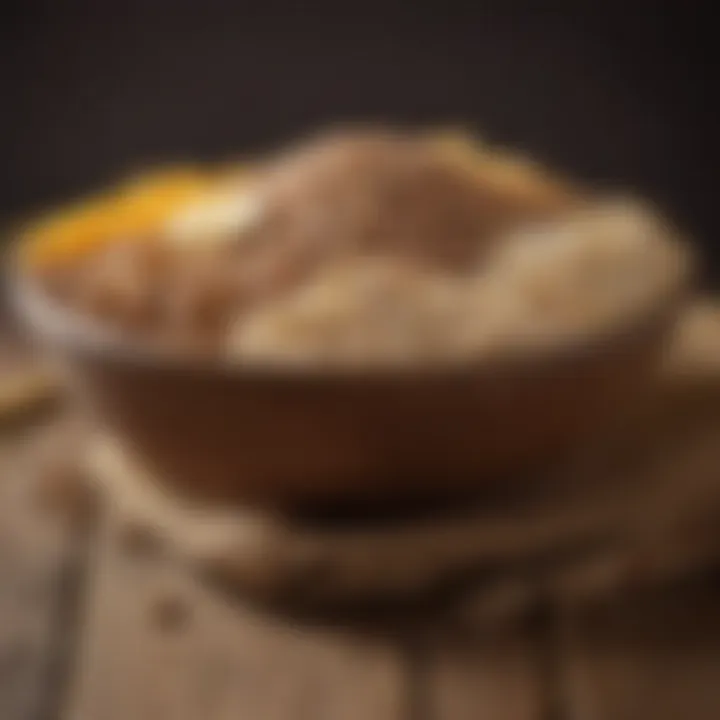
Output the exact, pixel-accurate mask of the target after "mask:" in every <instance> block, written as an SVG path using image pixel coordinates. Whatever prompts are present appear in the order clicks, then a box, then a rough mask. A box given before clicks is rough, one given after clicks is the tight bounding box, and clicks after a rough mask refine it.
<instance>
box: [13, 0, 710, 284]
mask: <svg viewBox="0 0 720 720" xmlns="http://www.w3.org/2000/svg"><path fill="white" fill-rule="evenodd" d="M567 7H568V8H572V10H568V9H565V10H559V9H557V7H555V8H554V9H550V4H547V3H530V2H526V3H515V2H511V1H510V0H507V1H506V2H505V3H487V2H486V3H475V4H468V5H467V7H466V8H465V9H457V10H451V9H449V8H448V6H445V7H444V8H443V6H441V5H437V6H435V7H434V8H433V6H432V5H426V6H422V5H419V4H418V3H407V5H406V9H402V8H400V7H395V6H392V5H390V4H386V5H385V6H377V7H375V6H373V5H372V4H367V3H366V4H363V6H362V9H359V8H358V7H355V6H354V5H353V4H348V6H347V7H343V6H342V4H335V5H334V6H331V9H329V10H327V11H320V10H319V9H317V6H313V5H312V4H310V3H299V4H297V5H290V4H289V3H287V4H285V5H284V7H283V6H274V5H273V4H272V3H267V2H266V3H263V4H261V5H257V4H253V3H241V2H225V3H222V2H215V1H214V0H206V1H205V2H202V1H195V2H188V0H175V1H174V2H172V1H171V0H167V1H165V2H163V1H162V0H156V1H155V2H153V1H152V0H146V2H144V3H141V2H138V1H137V0H126V1H125V2H117V3H107V2H103V1H102V0H96V1H95V2H74V3H72V2H55V3H49V2H47V3H44V2H25V3H12V4H11V5H10V6H9V8H6V9H5V10H3V11H2V13H3V17H4V22H3V23H2V29H1V30H0V33H1V35H0V41H1V42H0V54H1V56H0V68H1V69H0V73H2V76H1V79H2V89H3V93H2V111H1V112H0V123H1V127H0V129H1V130H2V133H0V160H1V162H2V187H1V188H0V190H1V192H0V215H2V216H3V217H5V218H15V217H18V216H22V215H23V213H26V212H28V211H30V210H32V209H33V208H35V207H38V206H40V205H42V204H44V203H47V202H55V201H58V200H62V199H64V198H67V197H71V196H72V195H73V194H75V193H78V192H82V191H85V190H87V189H90V188H92V187H93V186H94V185H95V184H96V183H99V182H103V181H105V180H108V179H112V178H113V176H115V175H117V174H118V173H124V172H126V171H129V170H133V169H135V168H138V167H142V166H143V165H144V164H145V163H148V162H162V161H166V160H178V159H180V160H182V159H183V158H193V157H201V158H204V157H207V158H213V157H219V156H222V155H224V154H227V153H236V152H237V153H241V152H244V151H247V150H249V149H252V150H255V149H261V148H263V147H265V146H268V145H272V144H273V143H276V142H278V141H281V140H283V139H287V138H289V137H291V136H293V135H295V134H296V133H298V132H302V131H304V130H307V129H310V128H312V127H314V126H316V125H317V124H327V123H332V122H336V121H341V120H344V119H350V120H357V119H365V120H390V121H392V120H396V121H418V122H436V121H439V122H450V123H452V122H460V123H467V124H470V125H471V126H474V127H475V128H477V129H478V130H480V131H481V132H482V133H484V134H485V136H486V137H488V138H489V139H491V140H495V141H499V142H504V143H509V144H514V145H517V146H519V147H521V148H523V149H526V150H528V151H530V152H532V153H534V154H535V155H537V156H538V157H539V158H540V159H542V160H545V161H547V162H550V163H554V164H555V165H557V166H559V167H560V168H562V169H564V170H568V171H571V172H573V173H575V174H577V175H579V176H580V177H583V178H586V179H590V180H595V181H601V182H608V183H612V184H616V185H624V186H629V187H631V188H633V189H635V190H640V191H641V192H642V193H644V194H645V195H646V196H648V197H650V198H652V199H654V200H656V201H658V202H660V203H662V204H663V206H664V207H665V208H666V209H667V210H668V211H669V212H670V214H671V215H672V216H673V217H674V218H675V219H676V220H678V221H679V222H681V223H682V224H683V225H684V226H685V227H686V228H687V229H688V230H689V231H690V232H691V233H692V234H693V235H694V236H695V237H696V238H697V240H698V242H699V243H700V244H702V246H703V248H704V251H705V255H706V257H707V259H708V263H709V266H710V267H711V269H712V271H713V272H712V273H711V274H712V275H714V276H715V277H718V278H720V245H719V244H718V243H716V241H715V208H716V205H718V201H717V200H716V197H715V188H716V182H717V181H716V179H715V178H716V167H717V152H716V150H717V148H716V145H717V143H716V140H715V136H716V134H717V132H718V128H717V127H716V122H715V119H716V114H715V111H714V108H713V103H714V101H715V97H714V96H715V94H716V84H715V82H714V74H713V73H712V64H713V62H714V60H715V57H713V55H714V51H712V45H713V42H714V39H713V38H712V36H711V34H710V31H711V29H712V24H711V22H712V21H711V15H710V14H709V13H708V12H704V13H701V9H702V8H701V6H700V5H698V4H694V3H676V4H673V3H670V4H663V3H660V2H654V3H633V2H627V3H623V4H622V5H614V4H613V3H608V2H605V3H584V4H583V3H573V4H570V3H568V5H567ZM539 8H542V9H539Z"/></svg>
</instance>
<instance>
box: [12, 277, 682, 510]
mask: <svg viewBox="0 0 720 720" xmlns="http://www.w3.org/2000/svg"><path fill="white" fill-rule="evenodd" d="M14 296H15V299H16V301H17V307H18V309H19V311H20V314H21V316H22V318H23V319H24V320H25V322H26V324H27V325H28V326H29V328H30V330H31V331H32V333H33V334H34V335H35V336H36V337H37V338H38V339H39V340H40V341H41V342H42V343H43V344H44V345H45V346H47V348H48V349H49V350H50V351H51V352H52V354H53V355H55V356H56V357H57V358H58V359H59V360H60V361H61V363H62V366H63V367H64V368H65V369H66V370H67V371H68V377H69V379H70V381H71V384H72V387H73V388H75V391H76V393H77V397H78V398H79V399H80V400H81V401H82V402H83V403H85V404H86V405H87V406H88V407H89V408H90V409H91V410H92V411H93V412H94V413H95V416H96V418H97V419H98V421H99V422H100V423H101V424H102V425H103V426H104V427H106V428H107V429H108V430H110V431H111V432H112V433H113V434H114V436H115V437H116V438H117V439H118V440H119V441H120V442H121V444H122V445H123V447H124V448H125V449H126V450H127V451H128V452H129V453H131V455H133V456H134V457H135V458H136V459H137V460H139V461H140V462H141V463H142V464H143V466H144V467H145V468H146V469H147V470H149V471H150V472H151V473H152V474H153V476H154V477H156V478H157V479H158V481H159V482H162V483H163V484H165V485H166V486H167V487H168V488H170V489H172V490H174V491H176V492H179V493H181V494H182V495H183V496H186V497H190V498H193V499H196V500H200V501H207V502H223V503H231V504H245V505H257V506H263V507H275V508H285V509H289V508H300V507H316V506H317V507H319V506H321V505H322V506H325V505H331V506H332V505H348V506H352V505H354V504H359V505H364V504H370V505H382V504H388V503H394V502H400V503H407V502H410V501H416V500H421V499H439V498H460V497H463V498H464V497H466V496H469V495H473V494H476V493H479V492H480V491H482V490H486V489H487V488H488V487H493V486H494V487H497V486H498V485H500V484H502V483H506V482H508V478H511V477H524V478H529V479H531V478H532V477H533V476H534V475H533V474H534V473H535V472H536V471H537V470H538V469H539V468H541V467H544V466H546V465H547V464H548V463H552V462H553V461H557V460H559V459H561V458H562V457H563V456H565V455H566V454H568V453H570V452H572V451H573V450H574V449H576V448H578V447H579V446H580V445H582V443H583V442H586V441H588V440H589V439H590V438H591V437H593V436H594V435H595V434H597V433H598V432H600V431H602V430H603V428H606V427H608V426H609V425H611V424H612V423H613V421H614V420H615V419H617V418H618V416H619V415H621V414H622V413H623V411H624V410H625V409H627V408H628V407H629V406H632V404H633V403H636V402H637V401H638V399H639V398H640V397H641V396H642V394H643V393H644V392H645V391H646V390H648V389H649V387H650V385H651V383H652V381H653V377H654V370H655V369H656V368H657V366H658V364H659V360H660V358H661V354H662V351H663V348H664V346H665V340H666V338H667V337H668V335H669V333H670V331H671V329H672V327H673V325H674V320H675V317H676V316H677V309H678V307H679V305H680V302H679V301H678V300H677V299H675V300H673V301H668V303H667V304H666V305H664V306H663V307H662V308H656V309H655V311H654V312H652V313H651V314H648V315H646V316H644V317H642V318H637V319H634V320H633V321H632V322H630V323H628V324H626V325H625V326H624V327H620V328H617V329H615V330H614V331H613V332H611V333H607V332H606V333H603V334H596V335H594V336H592V337H586V338H585V339H583V340H577V341H575V342H573V343H569V344H567V345H564V346H562V347H556V348H554V349H552V350H548V351H546V352H544V353H540V352H538V353H536V354H534V355H527V356H523V357H514V358H512V359H510V358H508V359H506V360H496V361H493V362H488V361H483V362H480V361H478V362H477V363H474V364H472V365H464V366H462V367H460V366H458V367H453V368H447V367H446V368H443V369H432V370H429V369H417V370H415V371H413V372H408V371H404V372H400V371H389V370H387V371H373V372H369V371H368V372H365V373H361V372H357V371H355V372H351V371H347V370H346V371H333V372H330V371H320V370H319V369H318V370H313V371H300V370H279V369H273V368H268V367H258V366H243V365H232V364H229V363H228V362H220V361H204V360H203V361H201V360H197V359H191V358H186V357H181V356H175V355H170V354H163V353H159V352H155V351H151V350H150V349H148V348H144V347H140V346H137V345H134V344H132V343H129V342H126V341H121V340H117V339H115V338H112V337H109V336H106V335H104V334H103V333H102V332H99V331H98V329H97V328H96V327H93V326H91V325H90V323H89V322H88V321H86V320H85V319H84V318H82V317H80V316H78V315H75V314H74V313H72V312H71V311H68V310H66V309H64V308H63V307H60V306H59V305H58V304H57V303H56V302H55V301H53V300H51V299H50V298H49V297H48V296H47V295H46V294H45V293H44V292H43V291H42V289H41V288H40V287H39V286H37V284H36V283H34V282H33V280H32V278H31V277H29V276H28V275H27V274H23V273H18V275H17V277H16V282H15V288H14Z"/></svg>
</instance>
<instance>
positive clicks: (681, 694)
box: [560, 587, 720, 720]
mask: <svg viewBox="0 0 720 720" xmlns="http://www.w3.org/2000/svg"><path fill="white" fill-rule="evenodd" d="M719 607H720V591H719V589H718V588H717V587H715V588H712V587H702V588H700V587H695V588H691V587H688V588H684V589H678V590H676V591H672V592H670V591H669V592H666V593H664V594H662V595H657V594H656V595H651V596H647V595H640V596H638V597H637V598H635V599H634V600H633V601H626V602H624V603H622V604H614V605H610V606H608V607H605V608H596V609H595V610H594V611H592V612H588V611H575V612H573V611H571V610H568V611H567V612H565V613H564V614H563V616H562V626H561V634H560V641H561V648H562V664H563V675H564V681H563V687H564V697H565V702H566V707H567V715H568V717H570V718H577V719H578V720H638V719H640V718H652V720H678V719H680V718H688V719H690V718H692V720H716V719H717V718H718V717H720V613H719V612H718V608H719Z"/></svg>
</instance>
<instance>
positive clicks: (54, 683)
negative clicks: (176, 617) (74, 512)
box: [0, 427, 82, 720]
mask: <svg viewBox="0 0 720 720" xmlns="http://www.w3.org/2000/svg"><path fill="white" fill-rule="evenodd" d="M54 432H55V428H51V427H41V428H32V429H22V430H20V429H18V428H17V427H16V428H15V429H14V430H13V432H12V433H10V432H9V431H7V430H6V431H5V432H4V433H3V434H2V435H0V717H2V718H3V720H28V718H36V717H37V718H41V717H46V716H48V714H50V713H52V712H54V709H55V707H56V706H57V704H58V702H59V701H60V695H61V694H62V692H63V688H64V685H65V682H66V672H67V671H68V670H69V669H70V668H69V665H68V662H67V657H68V653H69V652H71V645H72V632H73V629H74V628H73V625H74V618H75V609H76V601H77V598H78V595H77V592H76V590H78V589H79V582H80V578H81V576H82V553H81V552H80V553H78V550H79V549H80V548H79V546H78V545H77V544H76V542H75V541H76V540H77V536H76V535H75V533H74V530H73V528H74V527H75V526H72V527H71V526H70V525H68V524H66V523H64V522H63V523H60V522H56V520H57V518H53V520H52V521H51V520H50V519H49V518H48V517H47V515H46V513H45V512H43V511H41V509H40V508H41V507H42V503H41V502H40V493H39V491H38V492H37V494H36V492H35V491H36V489H37V485H36V483H37V482H39V481H40V475H39V473H40V468H39V463H40V462H41V458H40V454H41V453H39V448H40V445H39V443H41V442H45V441H47V440H48V435H51V434H52V433H54ZM43 436H44V437H43ZM50 716H51V715H50Z"/></svg>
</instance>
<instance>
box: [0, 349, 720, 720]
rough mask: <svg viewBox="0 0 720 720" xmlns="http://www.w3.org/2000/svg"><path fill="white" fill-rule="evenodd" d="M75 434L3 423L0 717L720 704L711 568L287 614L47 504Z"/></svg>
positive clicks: (525, 718)
mask: <svg viewBox="0 0 720 720" xmlns="http://www.w3.org/2000/svg"><path fill="white" fill-rule="evenodd" d="M19 365H21V366H23V367H25V368H27V367H28V364H27V362H26V361H22V362H21V363H19V364H18V363H15V364H14V365H13V367H15V368H17V367H18V366H19ZM6 367H10V364H8V365H7V366H6ZM9 374H10V373H9V371H6V377H8V376H9ZM74 433H75V429H74V426H73V423H72V420H71V419H70V418H68V417H63V415H62V412H53V413H52V414H50V415H46V416H44V417H43V419H42V421H40V420H36V421H35V422H33V423H31V424H28V423H27V422H23V423H22V424H21V425H10V426H6V427H5V429H4V430H3V433H2V436H1V437H0V717H2V718H3V719H6V720H31V719H33V720H34V719H35V718H48V719H49V718H64V719H66V720H136V719H137V720H142V719H143V718H147V719H148V720H150V719H155V718H166V719H167V720H181V719H182V720H195V719H197V720H216V719H217V720H220V719H221V718H223V719H224V718H233V719H238V720H245V719H247V720H300V719H301V718H302V719H310V720H351V719H352V720H354V719H358V720H365V718H372V719H373V720H401V719H402V720H405V719H407V720H466V719H467V720H482V719H484V718H488V719H489V720H551V719H553V718H554V719H556V720H564V719H567V720H585V719H588V720H638V719H645V718H653V720H684V719H685V718H688V719H689V718H692V719H693V720H706V719H707V720H715V719H716V718H717V717H720V649H719V648H720V614H719V613H718V612H717V607H718V604H719V601H720V584H719V583H718V582H717V579H716V578H714V577H712V576H711V575H709V574H707V573H705V574H703V575H701V576H697V577H693V578H690V579H687V580H685V581H684V582H682V583H678V584H676V585H673V586H672V587H668V588H665V589H656V590H647V591H643V592H636V593H633V594H632V595H628V596H626V597H622V598H617V599H615V600H612V601H606V602H601V603H595V604H583V605H580V606H578V605H568V606H563V605H562V604H558V603H550V602H548V603H545V604H544V605H543V604H541V606H539V607H538V608H537V611H536V612H534V613H532V614H531V615H530V616H527V617H525V618H524V619H523V620H522V621H520V622H516V623H508V624H498V625H496V626H492V627H490V628H488V627H485V628H483V629H478V630H474V629H473V628H471V627H463V628H457V627H449V626H445V625H444V624H443V623H440V622H437V621H432V622H431V621H428V622H416V621H412V622H409V621H408V620H407V618H406V617H403V615H402V614H400V615H396V616H394V617H391V618H390V619H388V618H387V617H383V618H382V620H378V622H376V623H374V622H370V623H368V622H367V620H364V621H363V622H362V623H356V622H353V621H351V620H347V621H338V620H333V621H332V622H330V621H329V619H325V620H324V619H323V618H315V619H314V620H313V621H312V622H309V621H301V620H299V619H297V618H296V619H291V618H289V617H286V616H283V615H279V614H272V613H270V612H267V611H264V610H263V609H262V608H259V607H253V606H251V605H250V604H248V603H247V602H246V601H244V600H243V599H242V597H240V596H238V595H237V594H233V593H228V592H225V591H221V590H220V589H218V588H217V587H214V586H212V585H210V584H208V583H206V582H204V581H203V580H202V579H201V578H199V577H197V576H195V575H194V574H192V573H190V572H188V571H187V569H186V568H184V567H182V566H181V565H179V564H178V563H177V562H175V561H174V560H172V559H170V558H168V557H166V556H164V555H163V554H162V553H157V552H152V551H149V550H148V548H144V549H143V548H142V547H141V546H140V547H139V546H138V545H137V543H128V538H127V536H126V534H124V533H123V531H122V528H121V526H120V525H119V523H118V519H117V516H116V513H115V512H114V510H113V507H112V506H107V505H100V506H97V507H96V508H95V511H94V512H85V513H80V514H78V515H75V516H73V517H72V518H71V517H69V516H67V515H62V514H61V515H58V514H57V513H49V512H48V510H49V505H52V502H53V500H54V498H53V496H52V493H50V494H48V487H50V488H53V487H54V488H55V490H58V488H59V489H60V490H62V487H63V485H62V481H63V478H62V472H61V470H58V468H59V467H62V463H63V462H65V460H66V459H67V458H68V456H72V450H71V449H69V448H72V447H73V446H72V442H73V441H74V440H73V438H74V437H75V436H74ZM63 458H64V459H63ZM50 468H53V469H50ZM53 472H54V473H56V474H57V477H56V478H55V483H54V484H53V483H49V484H48V482H47V478H48V474H50V475H52V473H53ZM55 500H57V498H55Z"/></svg>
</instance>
